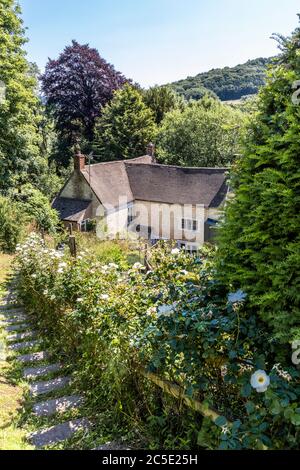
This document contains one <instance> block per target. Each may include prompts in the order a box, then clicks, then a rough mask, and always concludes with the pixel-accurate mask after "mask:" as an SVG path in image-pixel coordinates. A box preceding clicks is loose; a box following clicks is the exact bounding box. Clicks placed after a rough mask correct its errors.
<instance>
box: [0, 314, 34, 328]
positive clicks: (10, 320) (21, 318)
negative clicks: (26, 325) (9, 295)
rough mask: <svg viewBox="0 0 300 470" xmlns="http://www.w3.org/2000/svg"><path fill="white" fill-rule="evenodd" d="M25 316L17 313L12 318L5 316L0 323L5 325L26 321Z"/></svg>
mask: <svg viewBox="0 0 300 470" xmlns="http://www.w3.org/2000/svg"><path fill="white" fill-rule="evenodd" d="M26 319H27V317H26V315H18V316H15V317H13V318H5V320H2V321H1V322H0V325H2V326H6V325H16V324H17V323H22V322H24V321H26Z"/></svg>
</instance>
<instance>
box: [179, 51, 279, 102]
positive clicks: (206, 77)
mask: <svg viewBox="0 0 300 470" xmlns="http://www.w3.org/2000/svg"><path fill="white" fill-rule="evenodd" d="M273 61H274V59H273V58H266V59H264V58H259V59H254V60H248V61H247V62H246V63H245V64H240V65H236V66H235V67H224V68H223V69H212V70H210V71H209V72H205V73H199V74H198V75H196V76H195V77H187V78H186V79H184V80H179V81H177V82H174V83H172V84H171V87H172V89H173V90H174V91H176V93H179V94H180V95H181V96H183V97H184V98H185V99H186V100H191V99H193V100H199V99H201V98H202V96H203V95H205V94H206V93H210V94H211V95H212V96H217V97H218V98H219V99H220V100H222V101H230V100H239V99H241V98H245V97H247V96H248V95H255V94H256V93H258V91H259V89H260V88H261V87H262V86H263V85H264V84H265V82H266V71H267V68H268V66H269V65H270V64H271V63H272V62H273Z"/></svg>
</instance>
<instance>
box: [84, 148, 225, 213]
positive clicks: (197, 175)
mask: <svg viewBox="0 0 300 470" xmlns="http://www.w3.org/2000/svg"><path fill="white" fill-rule="evenodd" d="M227 170H228V169H227V168H186V167H178V166H170V165H160V164H155V163H151V157H149V156H144V157H140V158H136V159H132V160H125V161H124V160H122V161H115V162H106V163H96V164H94V165H91V166H90V167H89V166H88V165H86V166H85V168H84V170H82V171H81V173H82V174H83V176H84V177H85V179H86V181H87V182H88V183H89V184H90V185H91V188H92V190H93V191H94V193H95V194H96V196H97V197H98V199H99V200H100V201H101V202H102V204H103V205H104V206H105V207H106V206H107V207H109V206H113V207H117V206H118V205H119V204H120V196H121V197H124V200H125V199H126V200H127V201H128V202H130V201H133V200H142V201H151V202H161V203H169V204H204V205H205V206H208V207H218V206H219V205H220V204H221V203H222V201H223V200H224V198H225V196H226V193H227V184H226V172H227Z"/></svg>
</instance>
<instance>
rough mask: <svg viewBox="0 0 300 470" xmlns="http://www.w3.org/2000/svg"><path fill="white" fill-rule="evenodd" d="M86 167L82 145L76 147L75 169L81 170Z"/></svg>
mask: <svg viewBox="0 0 300 470" xmlns="http://www.w3.org/2000/svg"><path fill="white" fill-rule="evenodd" d="M84 167H85V155H83V154H82V153H81V150H80V147H79V146H76V147H75V155H74V170H75V171H81V170H83V169H84Z"/></svg>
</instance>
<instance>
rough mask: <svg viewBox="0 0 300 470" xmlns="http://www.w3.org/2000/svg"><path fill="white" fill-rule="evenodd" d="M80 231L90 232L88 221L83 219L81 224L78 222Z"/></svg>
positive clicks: (89, 222)
mask: <svg viewBox="0 0 300 470" xmlns="http://www.w3.org/2000/svg"><path fill="white" fill-rule="evenodd" d="M80 231H81V232H89V231H91V221H90V219H85V220H83V221H82V222H80Z"/></svg>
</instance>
